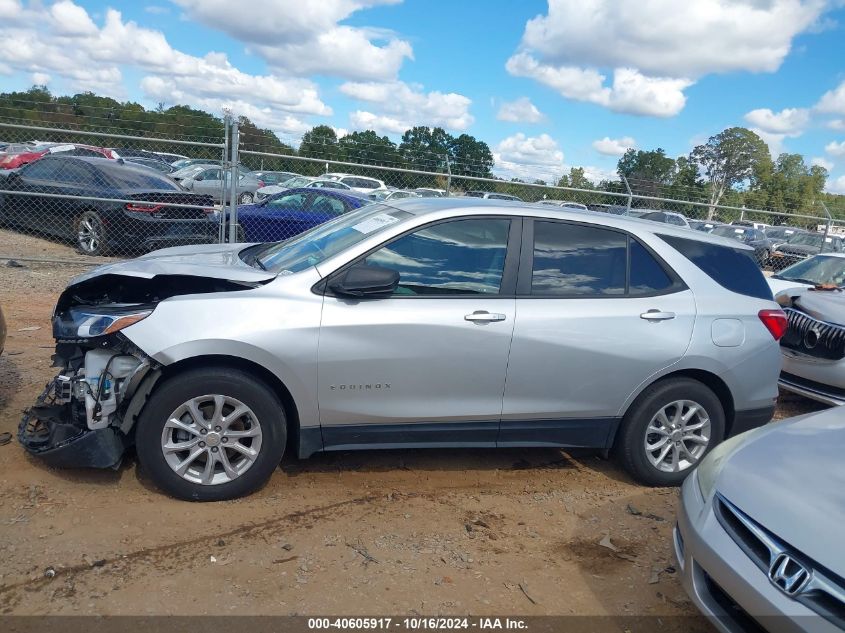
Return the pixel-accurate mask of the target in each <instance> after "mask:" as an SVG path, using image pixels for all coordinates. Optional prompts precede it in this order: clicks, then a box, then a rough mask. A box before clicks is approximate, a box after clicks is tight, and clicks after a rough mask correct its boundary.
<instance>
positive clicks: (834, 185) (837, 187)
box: [825, 176, 845, 195]
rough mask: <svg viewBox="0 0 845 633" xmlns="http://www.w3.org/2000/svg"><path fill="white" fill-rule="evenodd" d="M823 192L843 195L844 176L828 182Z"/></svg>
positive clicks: (844, 192) (844, 191)
mask: <svg viewBox="0 0 845 633" xmlns="http://www.w3.org/2000/svg"><path fill="white" fill-rule="evenodd" d="M825 191H827V192H828V193H839V194H843V195H845V176H839V178H836V179H835V180H830V181H828V183H827V187H826V188H825Z"/></svg>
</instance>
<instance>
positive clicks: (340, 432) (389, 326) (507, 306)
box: [318, 216, 521, 448]
mask: <svg viewBox="0 0 845 633" xmlns="http://www.w3.org/2000/svg"><path fill="white" fill-rule="evenodd" d="M520 230H521V222H520V221H519V220H517V219H512V218H507V217H501V216H499V217H478V216H476V217H471V218H458V219H451V220H448V221H443V222H438V223H434V224H431V225H427V226H424V227H421V228H417V229H414V230H413V231H410V232H408V233H406V234H404V235H403V236H401V237H398V238H396V239H394V240H391V241H390V242H388V243H386V244H384V245H382V246H381V247H379V248H377V249H375V250H374V251H372V252H371V253H370V254H369V255H367V256H365V257H363V258H361V259H360V260H359V262H363V263H366V264H369V265H377V266H382V267H387V268H391V269H393V270H396V271H397V272H398V273H399V286H398V288H397V289H396V291H395V292H394V293H393V294H392V295H391V296H389V297H387V298H381V299H368V300H349V299H348V298H342V297H339V296H334V295H333V294H332V293H331V292H330V291H328V292H327V293H326V296H325V299H324V304H323V316H322V322H321V326H320V342H319V350H318V389H319V408H320V424H321V426H322V433H323V442H324V444H325V446H326V447H327V448H342V447H344V446H352V445H356V444H377V445H384V446H391V445H416V446H425V445H431V444H460V445H475V446H493V445H494V444H495V441H496V435H497V433H498V425H499V419H500V416H501V412H502V391H503V389H504V386H505V376H506V368H507V361H508V350H509V348H510V342H511V335H512V333H513V323H514V298H513V287H514V284H515V274H516V267H517V263H518V261H517V254H518V249H519V241H518V237H519V231H520ZM342 270H343V269H342ZM342 270H341V272H342ZM328 286H329V287H330V286H331V276H330V277H329V282H328Z"/></svg>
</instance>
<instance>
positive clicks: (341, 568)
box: [0, 234, 817, 631]
mask: <svg viewBox="0 0 845 633" xmlns="http://www.w3.org/2000/svg"><path fill="white" fill-rule="evenodd" d="M5 235H8V234H5ZM3 238H4V235H0V240H2V239H3ZM27 239H34V238H27ZM2 246H5V244H3V245H0V255H3V253H4V252H5V253H6V254H9V253H10V251H8V250H5V251H4V249H3V248H2ZM45 248H49V249H50V251H51V254H53V253H56V255H54V256H56V257H61V256H63V254H64V256H66V257H68V258H78V256H75V255H73V254H72V253H71V252H70V250H69V249H64V247H58V246H56V245H49V244H48V246H47V247H45ZM61 249H64V251H63V250H61ZM83 270H85V269H84V268H82V267H80V266H75V265H68V264H63V265H61V266H56V265H41V264H35V263H25V267H24V268H16V267H9V266H8V265H7V262H6V261H4V260H0V303H2V306H3V309H4V310H5V312H6V317H7V320H8V324H9V338H8V341H7V344H6V351H5V352H4V353H3V355H2V356H0V432H3V431H9V432H12V433H14V432H15V430H16V427H17V424H18V421H19V419H20V412H21V410H22V409H23V408H24V407H26V406H27V405H29V404H31V402H32V400H33V399H34V398H35V396H36V395H37V393H38V392H39V391H40V389H41V388H42V387H43V385H44V383H45V382H46V381H47V380H48V379H49V378H50V377H52V375H53V369H52V368H51V367H50V355H51V353H52V347H53V345H52V339H51V335H50V329H49V322H48V320H49V316H50V313H51V310H52V308H53V305H54V303H55V300H56V297H57V294H58V292H59V291H60V290H61V289H62V288H63V286H64V285H65V283H66V282H67V280H68V279H69V278H70V277H71V276H73V275H74V274H77V273H79V272H81V271H83ZM35 327H38V328H40V329H31V328H35ZM815 408H817V407H816V405H814V404H813V403H810V402H809V401H806V400H802V399H799V398H786V399H784V400H783V401H782V403H781V406H780V411H779V415H780V416H784V415H792V414H797V413H801V412H806V411H810V410H814V409H815ZM675 502H676V491H675V490H667V489H649V488H644V487H642V486H638V485H635V484H633V483H632V482H631V481H630V479H629V478H628V477H627V476H626V475H625V474H624V473H623V472H622V471H620V470H619V469H618V468H617V467H616V466H615V465H614V464H613V462H608V461H604V460H602V459H601V458H600V457H599V456H597V455H595V454H594V453H590V452H579V453H574V452H573V453H570V452H565V451H560V450H550V449H519V450H516V449H514V450H498V451H496V450H450V451H395V452H376V451H372V452H360V453H346V454H329V455H322V456H317V457H314V458H312V459H309V460H307V461H303V462H299V461H297V460H295V459H293V458H285V460H284V461H283V463H282V465H281V467H280V468H279V469H278V470H277V471H276V473H275V474H274V476H273V478H272V480H271V481H270V483H269V484H268V485H267V486H266V487H265V488H264V489H263V490H261V491H260V492H259V493H257V494H255V495H253V496H251V497H249V498H247V499H242V500H238V501H232V502H225V503H218V504H189V503H184V502H179V501H174V500H172V499H169V498H168V497H165V496H164V495H162V494H161V493H159V492H158V491H156V490H155V489H154V488H153V487H152V486H151V484H150V483H149V482H148V480H147V479H146V477H145V475H144V473H143V472H139V469H138V468H137V464H136V461H135V460H134V458H133V457H131V456H130V457H129V458H128V459H126V460H125V461H124V464H123V465H122V466H121V468H120V469H119V470H117V471H108V472H96V471H56V470H50V469H48V468H45V467H44V466H43V465H42V464H40V463H39V462H38V461H37V460H33V459H30V458H28V457H27V456H26V455H25V454H24V451H23V449H22V448H21V447H20V446H19V445H18V444H17V443H16V441H14V440H13V441H12V443H10V444H7V445H5V446H0V560H2V561H3V563H2V565H0V612H2V613H5V614H100V615H114V614H138V615H146V614H186V615H190V614H240V615H243V614H371V615H372V614H393V615H406V614H425V615H436V614H475V615H479V614H522V615H531V614H538V615H539V614H606V615H614V616H621V615H638V616H644V615H662V616H675V615H686V616H693V618H694V616H695V615H696V612H695V610H694V608H693V607H692V606H691V604H690V603H689V601H688V600H687V598H686V596H685V594H684V592H683V589H682V588H681V587H680V584H679V583H678V582H677V580H676V575H675V573H674V568H673V567H672V565H673V561H672V555H671V546H670V533H671V527H672V524H673V522H674V519H673V512H674V506H675ZM605 536H609V537H610V539H611V542H612V543H613V544H614V545H615V546H616V548H617V549H618V551H612V550H610V549H608V548H606V547H603V546H602V545H600V544H599V542H600V541H601V540H602V539H603V538H604V537H605ZM50 569H52V570H54V571H55V575H54V576H52V577H48V576H50V575H51V572H48V573H47V575H45V572H47V571H48V570H50ZM672 622H678V623H677V624H675V625H673V624H672ZM679 622H680V621H674V620H672V618H668V619H666V620H665V621H664V624H665V627H664V629H663V630H673V629H674V630H685V631H687V630H700V631H709V630H710V628H709V625H708V624H707V623H706V622H704V621H703V620H701V619H699V618H694V619H687V620H684V621H683V624H680V623H679ZM618 630H620V631H621V630H624V625H623V624H621V623H620V624H619V628H618Z"/></svg>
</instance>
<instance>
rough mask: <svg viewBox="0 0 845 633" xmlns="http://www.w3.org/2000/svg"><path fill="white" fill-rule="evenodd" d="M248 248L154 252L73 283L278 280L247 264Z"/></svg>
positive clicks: (198, 247) (214, 246) (203, 246)
mask: <svg viewBox="0 0 845 633" xmlns="http://www.w3.org/2000/svg"><path fill="white" fill-rule="evenodd" d="M248 246H250V245H249V244H200V245H196V246H175V247H173V248H163V249H161V250H158V251H153V252H152V253H149V254H147V255H144V256H142V257H138V258H137V259H129V260H126V261H122V262H115V263H114V264H106V265H105V266H99V267H97V268H95V269H93V270H91V271H90V272H87V273H84V274H82V275H79V276H78V277H75V278H74V279H72V280H71V282H70V284H69V285H74V284H78V283H80V282H83V281H87V280H88V279H93V278H94V277H100V276H102V275H124V276H128V277H143V278H145V279H152V278H153V277H156V276H158V275H186V276H191V277H208V278H211V279H226V280H229V281H242V282H256V283H257V282H262V281H267V280H269V279H272V278H274V277H275V276H276V274H275V273H273V272H268V271H265V270H260V269H258V268H253V267H252V266H248V265H247V264H245V263H244V262H243V261H242V260H241V258H240V257H238V253H239V252H240V251H242V250H243V249H245V248H247V247H248Z"/></svg>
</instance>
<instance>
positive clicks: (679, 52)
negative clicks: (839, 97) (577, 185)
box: [506, 0, 828, 116]
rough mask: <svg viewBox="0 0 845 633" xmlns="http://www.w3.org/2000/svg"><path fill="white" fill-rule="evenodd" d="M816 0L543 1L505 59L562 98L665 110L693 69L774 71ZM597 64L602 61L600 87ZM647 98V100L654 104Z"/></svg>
mask: <svg viewBox="0 0 845 633" xmlns="http://www.w3.org/2000/svg"><path fill="white" fill-rule="evenodd" d="M827 6H828V3H827V2H826V0H765V1H762V0H686V1H685V2H677V0H649V1H648V2H618V1H617V0H592V1H591V2H584V1H583V0H549V9H548V13H547V14H546V15H538V16H536V17H535V18H533V19H531V20H529V21H528V22H527V24H526V26H525V31H524V33H523V37H522V42H521V44H520V48H519V50H518V51H517V52H516V53H515V54H514V55H513V56H512V57H511V58H510V59H509V60H508V63H507V65H506V68H507V69H508V71H509V72H510V73H511V74H513V75H517V76H525V77H531V78H533V79H535V80H537V81H540V82H541V83H544V84H546V85H548V86H551V87H553V88H555V89H556V90H557V91H558V92H560V93H561V94H562V95H563V96H564V97H566V98H568V99H575V100H580V101H588V102H591V103H596V104H598V105H602V106H604V107H607V108H610V109H612V110H616V111H619V112H628V113H633V114H644V115H650V116H674V115H675V114H677V113H678V112H680V111H681V109H683V107H684V104H685V97H684V95H683V91H684V90H685V89H686V88H688V87H689V86H691V85H692V84H693V83H694V82H695V81H696V80H697V79H698V78H700V77H702V76H704V75H707V74H712V73H727V72H736V71H750V72H774V71H776V70H777V69H778V68H779V67H780V65H781V63H782V62H783V60H784V58H785V57H786V55H787V54H788V53H789V51H790V48H791V46H792V40H793V38H794V37H795V36H796V35H798V34H799V33H802V32H804V31H807V30H809V29H811V28H812V27H814V25H816V24H817V23H818V22H819V19H820V17H821V16H822V13H823V12H824V10H825V9H826V8H827ZM602 69H608V70H612V71H613V73H614V81H613V85H612V86H605V74H603V72H602ZM655 102H656V103H655Z"/></svg>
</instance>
